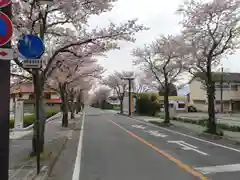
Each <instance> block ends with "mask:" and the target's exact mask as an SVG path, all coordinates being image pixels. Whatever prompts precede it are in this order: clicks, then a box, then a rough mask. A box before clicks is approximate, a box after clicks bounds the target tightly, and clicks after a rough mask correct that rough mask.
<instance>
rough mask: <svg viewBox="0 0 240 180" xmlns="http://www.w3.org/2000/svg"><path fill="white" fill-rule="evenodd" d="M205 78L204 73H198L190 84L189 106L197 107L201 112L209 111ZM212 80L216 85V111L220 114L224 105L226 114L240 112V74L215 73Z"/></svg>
mask: <svg viewBox="0 0 240 180" xmlns="http://www.w3.org/2000/svg"><path fill="white" fill-rule="evenodd" d="M204 77H205V74H204V73H197V74H196V75H195V76H194V78H193V79H192V81H191V82H190V84H189V91H190V92H189V93H190V94H189V105H193V106H195V107H196V108H197V110H199V111H207V109H208V100H207V93H206V88H205V86H204V84H203V79H204ZM212 78H213V81H214V84H215V108H216V111H217V112H220V110H221V103H222V104H223V110H224V112H240V73H219V72H214V73H213V74H212ZM221 84H222V86H221ZM221 87H222V88H221ZM221 89H222V90H221ZM221 91H222V101H221Z"/></svg>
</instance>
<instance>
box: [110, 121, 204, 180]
mask: <svg viewBox="0 0 240 180" xmlns="http://www.w3.org/2000/svg"><path fill="white" fill-rule="evenodd" d="M108 121H109V122H111V123H113V124H114V125H116V126H117V127H119V128H120V129H122V130H123V131H125V132H126V133H128V134H129V135H131V136H133V137H135V138H136V139H138V140H139V141H141V142H142V143H143V144H145V145H147V146H149V147H151V148H152V149H154V150H155V151H157V152H158V153H159V154H161V155H162V156H164V157H166V158H168V159H169V160H171V161H172V162H173V163H175V164H176V165H178V166H179V167H180V168H182V169H183V170H185V171H187V172H188V173H191V174H192V175H194V176H196V177H198V178H199V179H201V180H207V179H208V178H207V177H206V176H204V175H202V174H201V173H200V172H198V171H197V170H195V169H193V168H192V167H190V166H188V165H186V164H184V163H183V162H181V161H180V160H178V159H176V158H175V157H173V156H171V155H170V154H168V153H166V152H164V151H162V150H160V149H159V148H157V147H156V146H154V145H153V144H151V143H149V142H148V141H146V140H144V139H143V138H141V137H139V136H137V135H136V134H134V133H133V132H131V131H129V130H127V129H125V128H124V127H122V126H121V125H119V124H117V123H116V122H114V121H112V120H108Z"/></svg>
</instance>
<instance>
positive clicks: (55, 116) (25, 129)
mask: <svg viewBox="0 0 240 180" xmlns="http://www.w3.org/2000/svg"><path fill="white" fill-rule="evenodd" d="M61 114H62V113H61V112H59V113H57V114H55V115H54V116H52V117H50V118H48V119H47V120H46V123H48V122H50V121H52V120H54V119H56V118H59V117H60V115H61ZM33 126H34V124H32V125H30V126H27V127H25V128H20V129H10V130H9V131H10V132H13V131H27V130H30V129H32V128H33Z"/></svg>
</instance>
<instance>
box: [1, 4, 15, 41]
mask: <svg viewBox="0 0 240 180" xmlns="http://www.w3.org/2000/svg"><path fill="white" fill-rule="evenodd" d="M0 1H1V0H0ZM0 27H1V28H0V46H3V45H5V44H7V43H8V41H10V40H11V38H12V34H13V26H12V21H11V20H10V19H9V17H8V16H7V15H6V14H4V13H3V12H0Z"/></svg>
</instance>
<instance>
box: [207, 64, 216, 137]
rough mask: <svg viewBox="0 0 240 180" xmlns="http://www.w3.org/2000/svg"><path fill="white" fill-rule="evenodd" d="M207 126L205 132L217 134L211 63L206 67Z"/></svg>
mask: <svg viewBox="0 0 240 180" xmlns="http://www.w3.org/2000/svg"><path fill="white" fill-rule="evenodd" d="M206 84H207V97H208V126H207V132H208V133H211V134H217V127H216V117H215V83H214V81H213V80H212V71H211V64H210V63H209V64H208V67H207V83H206Z"/></svg>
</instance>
